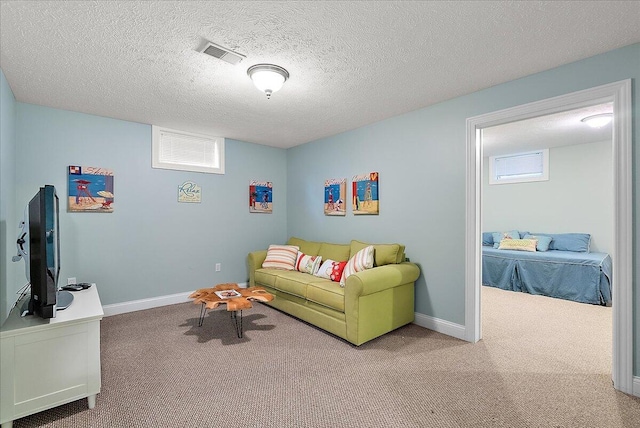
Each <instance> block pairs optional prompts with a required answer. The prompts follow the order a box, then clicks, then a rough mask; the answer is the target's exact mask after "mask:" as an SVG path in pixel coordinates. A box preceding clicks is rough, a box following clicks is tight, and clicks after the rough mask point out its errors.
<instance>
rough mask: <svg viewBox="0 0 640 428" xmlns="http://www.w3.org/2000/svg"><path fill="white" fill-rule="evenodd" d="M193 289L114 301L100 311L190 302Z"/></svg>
mask: <svg viewBox="0 0 640 428" xmlns="http://www.w3.org/2000/svg"><path fill="white" fill-rule="evenodd" d="M237 284H238V286H239V287H240V288H246V286H247V283H246V282H243V283H237ZM191 293H193V291H186V292H184V293H177V294H169V295H167V296H158V297H150V298H148V299H140V300H131V301H129V302H122V303H114V304H112V305H104V306H103V307H102V311H103V312H104V316H105V317H108V316H111V315H118V314H126V313H127V312H135V311H142V310H144V309H151V308H158V307H160V306H168V305H175V304H177V303H186V302H190V301H191V300H190V299H189V295H190V294H191Z"/></svg>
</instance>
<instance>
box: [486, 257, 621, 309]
mask: <svg viewBox="0 0 640 428" xmlns="http://www.w3.org/2000/svg"><path fill="white" fill-rule="evenodd" d="M611 270H612V267H611V257H609V255H608V254H605V253H580V252H574V251H560V250H549V251H544V252H539V251H536V252H527V251H514V250H498V249H494V248H492V247H487V246H483V247H482V284H483V285H489V286H492V287H498V288H502V289H503V290H511V291H523V292H527V293H530V294H540V295H544V296H550V297H556V298H560V299H567V300H573V301H575V302H581V303H591V304H595V305H611Z"/></svg>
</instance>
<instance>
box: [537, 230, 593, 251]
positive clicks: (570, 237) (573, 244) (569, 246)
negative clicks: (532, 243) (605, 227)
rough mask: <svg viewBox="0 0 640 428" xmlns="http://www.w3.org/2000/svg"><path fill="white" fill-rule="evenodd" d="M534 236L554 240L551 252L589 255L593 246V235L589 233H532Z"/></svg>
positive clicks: (550, 246)
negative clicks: (543, 236) (548, 237)
mask: <svg viewBox="0 0 640 428" xmlns="http://www.w3.org/2000/svg"><path fill="white" fill-rule="evenodd" d="M532 235H536V236H539V235H545V236H550V237H551V238H552V241H551V244H550V245H549V249H550V250H560V251H574V252H577V253H588V252H589V247H590V245H591V235H590V234H588V233H532Z"/></svg>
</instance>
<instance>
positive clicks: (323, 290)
mask: <svg viewBox="0 0 640 428" xmlns="http://www.w3.org/2000/svg"><path fill="white" fill-rule="evenodd" d="M307 300H309V301H311V302H314V303H317V304H319V305H324V306H327V307H329V308H331V309H335V310H337V311H340V312H344V288H342V287H340V285H339V284H336V283H335V282H333V281H330V280H328V279H322V278H318V277H315V278H313V279H311V280H310V281H309V285H307Z"/></svg>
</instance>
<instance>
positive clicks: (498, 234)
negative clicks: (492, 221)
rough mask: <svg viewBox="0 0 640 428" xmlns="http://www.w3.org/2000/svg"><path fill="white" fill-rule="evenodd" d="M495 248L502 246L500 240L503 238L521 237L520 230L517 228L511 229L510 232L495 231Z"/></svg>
mask: <svg viewBox="0 0 640 428" xmlns="http://www.w3.org/2000/svg"><path fill="white" fill-rule="evenodd" d="M492 235H493V248H498V247H499V246H500V241H502V240H503V239H520V232H518V231H517V230H510V231H509V232H493V233H492Z"/></svg>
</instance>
